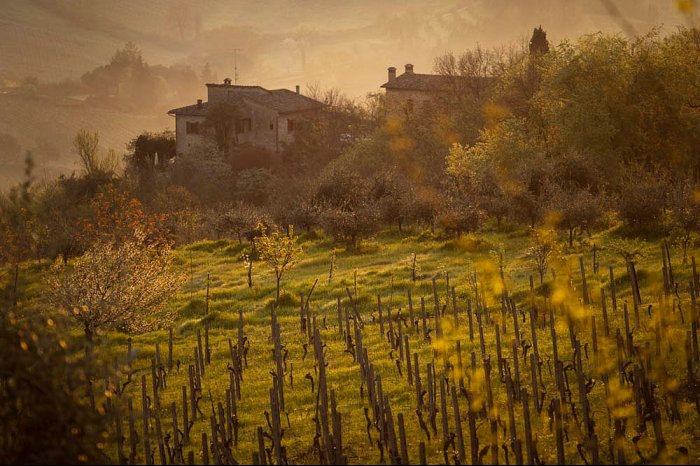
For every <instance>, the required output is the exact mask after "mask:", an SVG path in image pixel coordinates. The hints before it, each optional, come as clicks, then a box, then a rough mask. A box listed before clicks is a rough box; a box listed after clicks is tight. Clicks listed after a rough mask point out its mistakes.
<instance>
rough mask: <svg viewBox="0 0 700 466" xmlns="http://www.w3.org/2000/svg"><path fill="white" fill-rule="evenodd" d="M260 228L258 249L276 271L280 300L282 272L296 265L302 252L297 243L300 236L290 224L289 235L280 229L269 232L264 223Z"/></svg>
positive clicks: (264, 259)
mask: <svg viewBox="0 0 700 466" xmlns="http://www.w3.org/2000/svg"><path fill="white" fill-rule="evenodd" d="M258 230H259V231H260V237H258V238H257V240H256V246H257V250H258V253H259V254H260V258H261V259H262V260H263V261H265V262H266V263H267V265H268V266H269V267H270V268H271V269H272V270H273V271H274V272H275V279H276V280H277V298H276V301H279V299H280V281H281V280H282V274H284V272H285V271H286V270H289V269H291V268H292V267H294V265H296V262H297V259H298V257H299V255H300V254H301V252H302V251H301V248H300V247H299V246H298V245H297V239H298V237H297V236H296V235H295V234H294V227H293V226H292V225H290V226H289V234H288V235H284V234H281V233H280V232H278V231H273V232H271V233H268V232H267V231H266V228H265V227H264V226H263V225H262V224H261V225H258Z"/></svg>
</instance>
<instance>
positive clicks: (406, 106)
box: [381, 64, 493, 117]
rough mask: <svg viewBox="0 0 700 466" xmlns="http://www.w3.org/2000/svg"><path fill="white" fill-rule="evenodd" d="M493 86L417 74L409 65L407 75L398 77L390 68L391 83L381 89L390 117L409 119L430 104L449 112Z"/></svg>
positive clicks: (485, 82)
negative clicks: (383, 91)
mask: <svg viewBox="0 0 700 466" xmlns="http://www.w3.org/2000/svg"><path fill="white" fill-rule="evenodd" d="M492 82H493V80H492V79H491V78H474V77H464V76H447V75H439V74H419V73H414V71H413V65H411V64H407V65H405V68H404V73H403V74H402V75H400V76H397V75H396V68H395V67H393V66H392V67H389V68H388V81H387V82H386V83H384V84H382V86H381V87H382V88H384V89H385V90H386V99H385V110H386V116H387V117H405V116H409V115H411V114H412V113H414V112H416V111H418V110H419V109H420V108H421V107H422V106H424V105H426V104H427V103H434V104H437V105H439V106H440V108H442V109H444V110H446V111H448V112H449V111H451V110H452V109H454V107H455V105H456V104H457V103H458V102H459V101H460V100H462V99H463V98H464V97H465V96H471V97H474V96H475V95H476V94H478V93H479V92H480V91H481V90H482V89H486V88H487V87H488V86H490V85H491V84H492Z"/></svg>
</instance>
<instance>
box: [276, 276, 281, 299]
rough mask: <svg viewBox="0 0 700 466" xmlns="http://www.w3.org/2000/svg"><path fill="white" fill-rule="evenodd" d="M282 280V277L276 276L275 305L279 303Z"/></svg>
mask: <svg viewBox="0 0 700 466" xmlns="http://www.w3.org/2000/svg"><path fill="white" fill-rule="evenodd" d="M281 279H282V275H281V274H280V275H277V299H276V300H275V304H277V303H279V301H280V280H281Z"/></svg>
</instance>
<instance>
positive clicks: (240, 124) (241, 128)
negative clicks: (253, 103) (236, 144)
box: [236, 118, 252, 134]
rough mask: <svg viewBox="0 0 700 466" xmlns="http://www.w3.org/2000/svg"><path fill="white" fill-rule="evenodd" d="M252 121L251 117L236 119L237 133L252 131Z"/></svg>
mask: <svg viewBox="0 0 700 466" xmlns="http://www.w3.org/2000/svg"><path fill="white" fill-rule="evenodd" d="M251 128H252V122H251V121H250V118H242V119H239V120H236V134H243V133H250V131H251Z"/></svg>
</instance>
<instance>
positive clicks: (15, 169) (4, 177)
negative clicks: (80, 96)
mask: <svg viewBox="0 0 700 466" xmlns="http://www.w3.org/2000/svg"><path fill="white" fill-rule="evenodd" d="M0 108H2V111H0V113H1V114H3V115H5V116H6V117H2V118H0V134H2V133H4V134H9V135H12V136H13V137H15V138H16V139H17V141H18V143H19V144H20V146H21V147H22V149H23V151H25V150H30V151H32V153H33V157H34V158H35V162H36V164H37V167H36V171H35V176H37V177H38V178H40V179H42V178H47V179H51V178H53V177H55V176H56V175H57V174H59V173H70V172H72V171H74V170H79V166H78V163H77V160H76V156H75V154H74V150H73V145H72V143H73V138H74V137H75V135H76V133H77V132H78V131H79V130H80V129H82V128H87V129H93V130H98V131H99V132H100V148H101V149H102V150H103V151H107V150H109V149H114V150H115V151H116V152H117V154H123V153H124V152H126V144H127V142H128V141H129V140H130V139H131V138H133V137H135V136H136V135H138V134H140V133H142V132H143V131H162V130H164V129H172V128H173V127H174V125H175V123H174V121H173V120H172V118H170V117H168V116H167V115H166V114H165V112H166V110H164V111H163V112H162V114H153V115H136V114H132V113H126V112H120V111H117V110H113V109H109V108H99V107H95V106H90V105H86V104H84V103H83V102H80V101H77V100H74V99H68V98H66V99H57V98H51V97H42V96H26V95H16V94H9V93H8V94H0ZM42 143H43V144H49V145H50V146H51V147H52V148H53V149H54V150H55V153H54V154H51V158H48V159H47V154H45V153H43V152H42V150H41V145H42ZM23 160H24V153H23V152H22V153H21V154H20V157H19V158H18V160H16V161H15V162H14V163H13V162H12V161H5V163H2V162H0V189H3V188H6V187H8V186H10V185H11V184H13V183H15V182H17V181H18V180H20V179H21V177H22V176H23V171H24V166H23Z"/></svg>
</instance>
